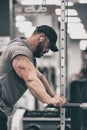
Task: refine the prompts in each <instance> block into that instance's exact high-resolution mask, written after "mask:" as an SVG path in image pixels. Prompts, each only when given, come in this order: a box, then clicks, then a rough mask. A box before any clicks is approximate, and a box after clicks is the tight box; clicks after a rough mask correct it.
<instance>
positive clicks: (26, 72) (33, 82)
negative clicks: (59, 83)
mask: <svg viewBox="0 0 87 130" xmlns="http://www.w3.org/2000/svg"><path fill="white" fill-rule="evenodd" d="M12 64H13V68H14V70H15V72H16V73H17V74H18V75H19V76H20V77H21V78H22V79H23V80H24V81H25V83H26V86H27V87H28V88H29V90H30V91H31V93H32V94H33V95H34V96H35V97H36V98H38V99H39V100H40V101H41V102H43V103H50V101H51V97H50V96H49V95H48V94H47V92H46V90H45V88H44V85H43V84H42V82H41V81H40V79H39V78H38V76H37V71H36V68H35V67H34V65H33V64H32V62H31V61H30V60H29V59H28V58H27V57H26V56H22V55H20V56H16V57H15V58H14V60H13V62H12Z"/></svg>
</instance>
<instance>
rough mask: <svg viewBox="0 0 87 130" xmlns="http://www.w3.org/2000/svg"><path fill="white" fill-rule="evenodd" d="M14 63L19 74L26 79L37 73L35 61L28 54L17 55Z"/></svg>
mask: <svg viewBox="0 0 87 130" xmlns="http://www.w3.org/2000/svg"><path fill="white" fill-rule="evenodd" d="M12 65H13V68H14V70H15V72H16V73H17V75H18V76H20V77H21V78H23V79H24V80H25V81H26V80H27V79H28V78H29V77H31V78H32V77H33V76H36V75H37V73H36V69H35V67H34V65H33V63H32V62H31V61H30V60H29V58H28V57H26V56H23V55H19V56H16V57H15V58H14V59H13V61H12ZM30 75H31V76H30Z"/></svg>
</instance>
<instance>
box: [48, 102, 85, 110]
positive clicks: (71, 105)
mask: <svg viewBox="0 0 87 130" xmlns="http://www.w3.org/2000/svg"><path fill="white" fill-rule="evenodd" d="M46 107H49V108H82V109H87V103H67V104H64V105H63V106H54V105H52V104H48V105H47V106H46Z"/></svg>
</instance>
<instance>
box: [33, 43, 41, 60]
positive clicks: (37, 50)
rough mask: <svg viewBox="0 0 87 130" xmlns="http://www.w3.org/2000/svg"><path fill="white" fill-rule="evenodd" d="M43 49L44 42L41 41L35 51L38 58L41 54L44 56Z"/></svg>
mask: <svg viewBox="0 0 87 130" xmlns="http://www.w3.org/2000/svg"><path fill="white" fill-rule="evenodd" d="M42 50H43V42H39V43H38V45H37V48H36V50H35V52H34V53H33V54H34V56H35V57H37V58H40V57H41V56H43V52H42Z"/></svg>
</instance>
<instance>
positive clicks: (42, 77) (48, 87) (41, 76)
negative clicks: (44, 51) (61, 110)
mask: <svg viewBox="0 0 87 130" xmlns="http://www.w3.org/2000/svg"><path fill="white" fill-rule="evenodd" d="M37 75H38V78H39V79H40V80H41V82H42V83H43V85H44V87H45V89H46V91H47V93H48V94H49V95H50V96H51V97H54V96H55V92H54V91H53V89H52V88H51V87H50V85H49V82H48V81H47V79H46V78H45V76H44V75H43V74H41V73H40V71H39V70H38V69H37Z"/></svg>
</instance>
